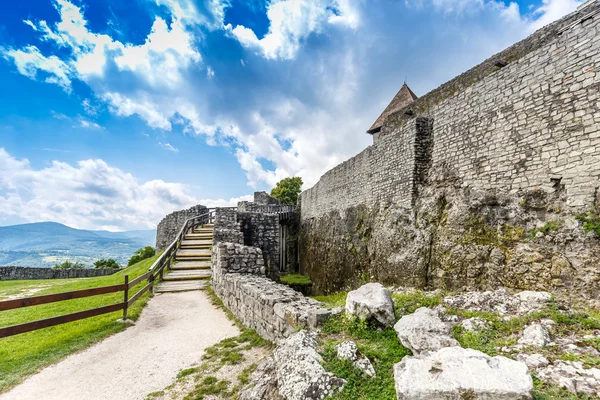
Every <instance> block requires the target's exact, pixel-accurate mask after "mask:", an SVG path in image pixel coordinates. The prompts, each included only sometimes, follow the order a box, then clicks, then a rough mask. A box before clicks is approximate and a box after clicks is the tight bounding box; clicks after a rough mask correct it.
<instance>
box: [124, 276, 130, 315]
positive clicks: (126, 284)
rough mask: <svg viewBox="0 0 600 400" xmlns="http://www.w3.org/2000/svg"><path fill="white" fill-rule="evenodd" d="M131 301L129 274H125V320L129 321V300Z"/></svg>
mask: <svg viewBox="0 0 600 400" xmlns="http://www.w3.org/2000/svg"><path fill="white" fill-rule="evenodd" d="M128 301H129V275H125V290H124V291H123V322H125V321H127V302H128Z"/></svg>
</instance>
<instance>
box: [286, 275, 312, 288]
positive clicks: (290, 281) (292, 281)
mask: <svg viewBox="0 0 600 400" xmlns="http://www.w3.org/2000/svg"><path fill="white" fill-rule="evenodd" d="M279 280H280V281H281V283H284V284H286V285H312V281H311V280H310V278H309V277H308V276H304V275H301V274H286V275H281V276H280V277H279Z"/></svg>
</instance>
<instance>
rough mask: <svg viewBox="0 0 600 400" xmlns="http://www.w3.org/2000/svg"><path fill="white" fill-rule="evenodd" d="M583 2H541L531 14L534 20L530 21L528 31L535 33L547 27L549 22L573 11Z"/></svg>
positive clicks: (558, 0) (544, 0)
mask: <svg viewBox="0 0 600 400" xmlns="http://www.w3.org/2000/svg"><path fill="white" fill-rule="evenodd" d="M584 2H585V0H582V1H577V0H542V5H540V6H539V7H538V8H537V9H535V11H534V12H533V15H534V17H536V19H535V20H534V21H532V23H531V26H530V31H535V30H537V29H540V28H542V27H544V26H546V25H548V24H549V23H550V22H553V21H556V20H557V19H559V18H561V17H562V16H564V15H566V14H568V13H570V12H572V11H574V10H575V9H576V8H577V7H578V6H579V5H581V4H583V3H584Z"/></svg>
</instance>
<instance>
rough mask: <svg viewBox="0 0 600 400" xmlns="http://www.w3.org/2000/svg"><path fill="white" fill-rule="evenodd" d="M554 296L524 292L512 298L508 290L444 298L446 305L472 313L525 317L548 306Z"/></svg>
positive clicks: (546, 293) (544, 293)
mask: <svg viewBox="0 0 600 400" xmlns="http://www.w3.org/2000/svg"><path fill="white" fill-rule="evenodd" d="M551 299H552V295H551V294H550V293H548V292H534V291H530V290H527V291H524V292H521V293H517V294H516V295H514V296H511V295H510V293H508V292H507V291H506V289H498V290H494V291H487V292H468V293H464V294H460V295H456V296H447V297H445V298H444V304H446V305H448V306H450V307H454V308H459V309H463V310H470V311H484V312H492V313H498V314H499V315H511V316H513V315H525V314H528V313H530V312H533V311H538V310H540V309H542V308H544V307H545V306H547V305H548V303H549V302H550V300H551Z"/></svg>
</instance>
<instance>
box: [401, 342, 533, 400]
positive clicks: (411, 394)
mask: <svg viewBox="0 0 600 400" xmlns="http://www.w3.org/2000/svg"><path fill="white" fill-rule="evenodd" d="M394 380H395V383H396V394H397V396H398V400H442V399H443V400H463V399H485V400H525V399H531V391H532V389H533V381H532V379H531V376H530V375H529V371H528V369H527V365H525V364H524V363H522V362H519V361H514V360H511V359H509V358H506V357H502V356H497V357H489V356H487V355H486V354H484V353H482V352H480V351H477V350H473V349H463V348H461V347H447V348H443V349H441V350H438V351H436V352H428V353H424V354H422V355H420V356H416V357H404V358H403V359H402V361H401V362H399V363H398V364H396V365H395V366H394Z"/></svg>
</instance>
